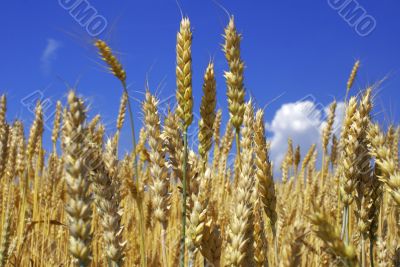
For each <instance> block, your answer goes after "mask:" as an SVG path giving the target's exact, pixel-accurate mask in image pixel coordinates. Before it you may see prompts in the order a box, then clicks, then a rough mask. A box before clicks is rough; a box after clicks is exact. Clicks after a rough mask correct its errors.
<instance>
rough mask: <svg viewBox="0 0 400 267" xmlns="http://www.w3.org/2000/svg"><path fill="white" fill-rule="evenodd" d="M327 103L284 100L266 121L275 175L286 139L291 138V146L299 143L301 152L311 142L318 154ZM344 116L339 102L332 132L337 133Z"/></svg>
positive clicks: (320, 149) (326, 112) (326, 113)
mask: <svg viewBox="0 0 400 267" xmlns="http://www.w3.org/2000/svg"><path fill="white" fill-rule="evenodd" d="M328 112H329V106H327V107H325V106H322V105H318V104H316V103H315V102H313V101H310V100H304V101H299V102H294V103H286V104H283V105H282V106H281V108H280V109H279V110H278V111H277V112H276V113H275V116H274V118H273V120H272V122H270V123H267V124H266V127H267V131H268V132H270V133H271V134H272V137H271V159H272V161H273V162H274V173H275V177H276V178H279V177H280V166H281V163H282V160H283V158H284V156H285V154H286V150H287V140H288V138H291V139H292V140H293V145H294V146H297V145H300V147H301V152H302V153H301V154H302V156H303V157H304V155H305V154H306V153H307V150H308V149H309V148H310V146H311V145H312V144H316V145H317V149H318V154H319V155H320V156H321V155H322V154H321V151H322V148H321V132H322V129H323V128H324V126H325V120H326V118H327V116H328ZM343 116H344V103H343V102H339V103H338V104H337V108H336V117H335V123H334V126H333V128H334V133H335V134H337V135H338V134H339V133H340V125H341V124H342V120H343Z"/></svg>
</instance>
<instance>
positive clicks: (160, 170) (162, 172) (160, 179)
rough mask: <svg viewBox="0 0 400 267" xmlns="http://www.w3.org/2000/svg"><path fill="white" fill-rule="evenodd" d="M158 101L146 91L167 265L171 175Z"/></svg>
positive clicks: (152, 163) (155, 191) (154, 181)
mask: <svg viewBox="0 0 400 267" xmlns="http://www.w3.org/2000/svg"><path fill="white" fill-rule="evenodd" d="M157 105H158V101H157V99H156V98H155V97H154V96H153V95H151V94H150V92H149V91H147V92H146V100H145V101H144V103H143V112H144V115H145V122H146V129H147V133H148V143H149V147H150V151H149V155H150V175H151V179H152V186H151V190H152V192H153V196H152V206H153V208H154V211H153V214H154V216H155V218H156V219H157V220H158V221H159V222H160V223H161V227H162V229H161V231H162V233H161V238H162V241H163V243H162V244H161V248H162V255H163V264H164V265H167V264H168V263H167V254H166V243H165V242H166V231H167V216H168V210H169V202H170V201H169V177H168V171H167V167H166V161H165V152H164V151H163V149H162V139H161V137H160V135H161V126H160V117H159V115H158V108H157Z"/></svg>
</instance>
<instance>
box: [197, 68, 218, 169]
mask: <svg viewBox="0 0 400 267" xmlns="http://www.w3.org/2000/svg"><path fill="white" fill-rule="evenodd" d="M216 87H217V85H216V81H215V75H214V63H212V62H210V63H208V66H207V69H206V72H205V74H204V83H203V97H202V99H201V105H200V115H201V119H200V121H199V154H200V156H201V158H202V159H203V161H204V162H207V158H208V157H207V155H208V151H209V150H210V148H211V146H212V139H213V126H214V121H215V116H216V115H215V107H216V105H217V88H216Z"/></svg>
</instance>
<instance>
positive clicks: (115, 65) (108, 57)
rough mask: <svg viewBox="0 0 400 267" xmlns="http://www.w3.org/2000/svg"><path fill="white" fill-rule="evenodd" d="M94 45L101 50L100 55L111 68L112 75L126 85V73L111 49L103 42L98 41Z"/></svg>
mask: <svg viewBox="0 0 400 267" xmlns="http://www.w3.org/2000/svg"><path fill="white" fill-rule="evenodd" d="M94 45H95V46H96V47H97V48H98V49H99V54H100V56H101V57H102V59H103V60H104V62H106V63H107V65H108V66H109V69H110V71H111V73H112V74H113V75H114V76H115V77H117V78H118V79H119V80H120V81H121V82H122V83H123V84H126V72H125V70H124V68H123V67H122V64H121V63H120V62H119V61H118V59H117V58H116V57H115V56H114V54H113V52H112V50H111V48H110V47H109V46H108V44H107V43H106V42H105V41H103V40H100V39H98V40H96V41H95V43H94Z"/></svg>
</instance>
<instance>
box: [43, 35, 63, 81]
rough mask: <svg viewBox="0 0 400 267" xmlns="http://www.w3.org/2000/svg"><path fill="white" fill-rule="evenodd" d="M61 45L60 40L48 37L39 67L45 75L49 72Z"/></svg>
mask: <svg viewBox="0 0 400 267" xmlns="http://www.w3.org/2000/svg"><path fill="white" fill-rule="evenodd" d="M60 47H61V42H59V41H57V40H55V39H52V38H49V39H47V44H46V47H45V49H44V50H43V53H42V56H41V58H40V61H41V68H42V71H43V73H44V74H45V75H48V74H50V72H51V68H52V63H53V61H54V60H55V59H56V58H57V51H58V49H59V48H60Z"/></svg>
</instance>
